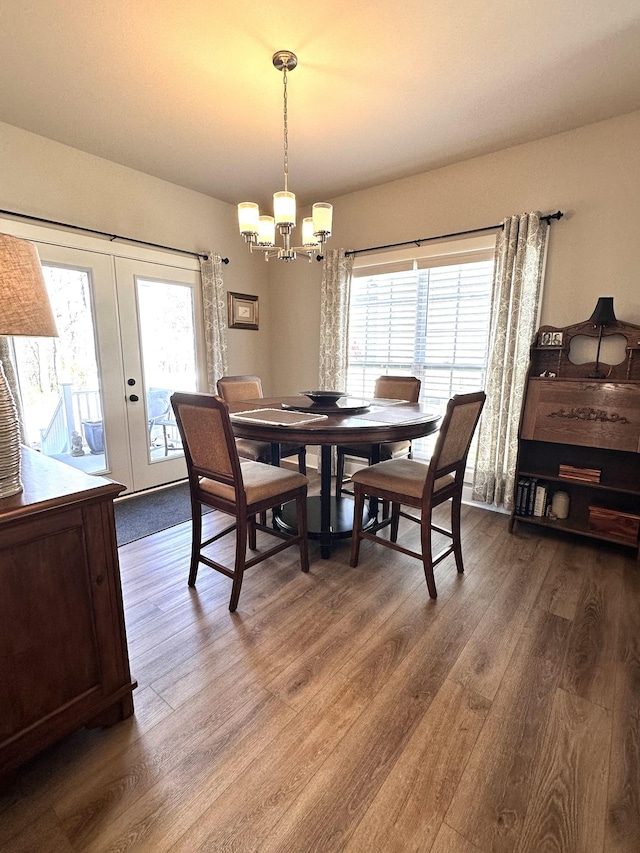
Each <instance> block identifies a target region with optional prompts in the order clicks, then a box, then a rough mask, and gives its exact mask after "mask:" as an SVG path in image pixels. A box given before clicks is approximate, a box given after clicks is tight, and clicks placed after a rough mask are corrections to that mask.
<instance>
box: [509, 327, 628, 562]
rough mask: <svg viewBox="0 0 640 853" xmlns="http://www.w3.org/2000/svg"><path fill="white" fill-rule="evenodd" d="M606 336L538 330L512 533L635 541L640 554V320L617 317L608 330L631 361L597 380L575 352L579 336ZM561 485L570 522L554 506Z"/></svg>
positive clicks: (581, 330)
mask: <svg viewBox="0 0 640 853" xmlns="http://www.w3.org/2000/svg"><path fill="white" fill-rule="evenodd" d="M597 335H598V329H597V328H596V327H594V326H593V324H591V323H590V322H589V321H586V322H584V323H577V324H575V325H573V326H567V327H565V328H557V327H554V326H543V327H542V328H541V329H540V330H539V331H538V333H537V334H536V338H535V340H534V343H533V345H532V347H531V359H530V365H529V374H528V379H527V386H526V390H525V397H524V402H523V408H522V417H521V419H520V430H519V435H518V460H517V466H516V478H515V495H514V504H515V505H514V509H513V513H512V516H511V529H513V526H514V523H516V522H517V523H526V524H538V525H543V526H547V527H552V528H555V529H559V530H567V531H570V532H572V533H577V534H580V535H581V536H585V537H589V538H592V539H600V540H604V541H609V542H617V543H620V544H623V545H628V546H630V547H631V548H634V549H635V550H636V553H637V554H638V555H639V556H640V551H639V548H640V541H639V533H640V326H637V325H633V324H631V323H623V322H621V321H617V320H616V321H615V322H613V323H611V324H609V326H607V327H606V329H605V330H604V335H605V336H608V335H619V336H621V338H622V339H624V341H625V342H626V344H625V345H623V347H622V348H623V355H624V358H623V360H622V361H620V362H619V363H618V364H616V365H608V364H604V365H602V368H603V370H602V371H598V372H602V373H603V374H604V375H602V376H599V377H595V378H594V377H593V376H590V374H593V373H594V372H595V370H594V368H595V365H594V364H593V363H583V364H576V363H573V362H572V361H571V360H570V358H569V355H570V350H571V347H572V343H575V340H574V339H575V338H576V337H578V336H583V337H584V336H586V337H596V336H597ZM527 490H528V491H529V500H528V502H527V497H526V492H527ZM559 491H561V492H564V493H565V495H563V496H562V501H563V502H564V503H565V504H566V503H567V502H568V506H569V512H568V515H567V517H566V518H563V517H556V516H555V515H554V511H553V506H551V507H550V504H551V502H552V500H553V495H554V493H556V492H559ZM545 494H546V499H545ZM523 495H524V497H523ZM536 497H537V498H538V499H539V502H538V506H537V507H536V500H535V499H536Z"/></svg>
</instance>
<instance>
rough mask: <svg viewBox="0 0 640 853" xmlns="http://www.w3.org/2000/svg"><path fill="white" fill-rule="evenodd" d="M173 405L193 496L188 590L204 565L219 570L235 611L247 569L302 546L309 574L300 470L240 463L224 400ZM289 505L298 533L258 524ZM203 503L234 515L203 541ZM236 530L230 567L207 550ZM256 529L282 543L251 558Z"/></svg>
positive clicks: (205, 398) (176, 398)
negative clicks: (293, 505) (228, 580)
mask: <svg viewBox="0 0 640 853" xmlns="http://www.w3.org/2000/svg"><path fill="white" fill-rule="evenodd" d="M171 405H172V406H173V411H174V413H175V416H176V422H177V424H178V429H179V431H180V437H181V438H182V443H183V447H184V454H185V459H186V462H187V473H188V477H189V491H190V495H191V515H192V520H191V523H192V534H191V563H190V568H189V586H192V587H193V586H195V585H196V577H197V574H198V566H199V564H200V563H203V564H204V565H206V566H209V568H211V569H216V570H217V571H219V572H221V573H222V574H223V575H226V576H227V577H230V578H232V580H233V585H232V587H231V600H230V601H229V610H231V611H234V610H235V609H236V607H237V605H238V598H239V597H240V589H241V587H242V579H243V576H244V573H245V571H246V570H247V569H248V568H250V567H251V566H255V565H256V564H257V563H261V562H262V561H263V560H266V559H267V558H268V557H272V556H273V555H274V554H277V553H278V552H279V551H282V550H284V549H285V548H288V547H290V546H292V545H298V546H299V549H300V565H301V568H302V571H303V572H308V571H309V552H308V545H307V484H308V480H307V478H306V477H305V476H304V475H302V474H300V473H298V472H297V471H291V470H289V469H287V468H278V467H277V466H274V465H265V464H264V463H262V462H254V461H252V460H244V461H242V462H240V457H239V456H238V451H237V448H236V441H235V437H234V435H233V430H232V428H231V420H230V418H229V407H228V405H227V404H226V403H225V402H224V400H222V399H220V397H216V396H214V395H213V394H187V393H182V392H176V393H174V394H173V395H172V397H171ZM287 501H295V502H296V520H297V532H296V533H295V534H289V533H285V532H283V531H280V530H278V529H276V528H275V527H267V526H266V524H262V523H258V521H257V520H256V517H257V515H258V514H261V513H266V511H267V510H268V509H272V508H273V507H274V506H280V505H281V504H283V503H286V502H287ZM202 504H205V505H206V506H210V507H212V508H213V509H217V510H220V512H223V513H226V514H227V515H230V516H233V517H234V518H235V521H234V523H233V524H232V525H230V526H229V527H226V528H225V529H224V530H221V531H220V532H219V533H216V534H215V536H212V537H211V538H209V539H206V540H205V541H203V539H202ZM233 530H235V532H236V547H235V562H234V567H233V569H231V568H228V567H227V566H225V565H223V564H222V563H219V562H217V561H216V560H214V559H213V558H212V557H210V556H207V555H205V554H204V553H203V552H204V550H205V548H208V546H209V545H211V544H212V543H213V542H215V541H217V540H218V539H221V538H222V537H223V536H225V535H226V534H228V533H231V532H232V531H233ZM257 530H262V531H264V532H265V533H269V534H270V535H271V536H275V537H277V538H279V539H281V540H284V541H281V542H280V543H279V544H277V545H274V546H273V547H271V548H269V549H268V550H266V551H261V552H260V553H259V554H257V555H256V556H254V557H251V558H250V559H247V545H248V547H249V550H251V551H255V550H256V544H257V540H256V531H257Z"/></svg>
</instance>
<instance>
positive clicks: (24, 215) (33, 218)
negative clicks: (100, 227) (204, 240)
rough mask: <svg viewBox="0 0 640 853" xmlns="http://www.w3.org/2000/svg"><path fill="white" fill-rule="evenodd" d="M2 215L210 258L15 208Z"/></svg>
mask: <svg viewBox="0 0 640 853" xmlns="http://www.w3.org/2000/svg"><path fill="white" fill-rule="evenodd" d="M0 215H6V216H18V217H20V218H21V219H30V220H31V221H32V222H41V223H43V224H44V225H57V226H58V227H60V228H71V229H72V230H74V231H84V232H85V233H86V234H97V235H98V236H99V237H108V238H109V240H110V241H111V242H113V241H114V240H126V241H127V242H128V243H137V244H138V245H139V246H150V247H151V248H152V249H165V250H166V251H168V252H178V253H179V254H181V255H192V256H193V257H195V258H202V260H203V261H207V260H209V255H208V254H207V253H206V252H192V251H190V250H189V249H176V248H174V247H173V246H163V245H162V244H160V243H148V242H147V241H146V240H137V239H136V238H135V237H121V236H120V235H118V234H109V233H108V232H107V231H96V230H94V229H93V228H83V227H82V226H81V225H70V224H69V223H68V222H56V221H55V220H54V219H42V218H41V217H39V216H30V215H29V214H28V213H17V212H16V211H15V210H0ZM220 260H221V261H222V263H223V264H228V263H229V258H221V259H220Z"/></svg>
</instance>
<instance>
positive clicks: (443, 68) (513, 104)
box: [0, 0, 640, 204]
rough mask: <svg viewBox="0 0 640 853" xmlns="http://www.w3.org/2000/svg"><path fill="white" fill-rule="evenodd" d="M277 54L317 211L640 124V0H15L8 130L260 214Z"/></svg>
mask: <svg viewBox="0 0 640 853" xmlns="http://www.w3.org/2000/svg"><path fill="white" fill-rule="evenodd" d="M278 49H288V50H292V51H294V52H295V53H296V54H297V56H298V63H299V64H298V67H297V69H296V70H295V71H293V72H292V73H291V74H290V75H289V177H290V187H289V188H290V190H292V191H293V192H296V194H297V196H298V200H299V201H300V202H302V203H305V202H310V201H319V200H322V199H323V198H331V197H334V196H337V195H340V194H342V193H345V192H350V191H352V190H355V189H359V188H363V187H367V186H373V185H376V184H379V183H383V182H385V181H388V180H393V179H395V178H399V177H404V176H408V175H412V174H416V173H418V172H423V171H426V170H428V169H433V168H436V167H439V166H443V165H446V164H448V163H452V162H456V161H459V160H464V159H467V158H469V157H474V156H476V155H479V154H483V153H487V152H490V151H496V150H499V149H501V148H506V147H509V146H511V145H515V144H518V143H521V142H526V141H528V140H532V139H538V138H541V137H544V136H549V135H551V134H554V133H559V132H561V131H564V130H569V129H572V128H575V127H580V126H582V125H584V124H588V123H590V122H594V121H600V120H602V119H606V118H610V117H612V116H615V115H619V114H622V113H626V112H631V111H633V110H637V109H640V2H638V0H609V2H603V0H484V2H480V0H460V2H458V3H453V2H451V0H396V2H391V0H324V2H322V3H320V4H319V5H318V6H316V5H315V4H311V3H301V2H296V0H290V2H289V3H282V2H280V0H271V2H265V0H262V2H258V0H207V2H204V0H100V2H96V1H95V0H5V2H4V3H3V9H2V27H1V30H0V79H1V80H2V87H1V89H0V120H2V121H5V122H7V123H8V124H12V125H15V126H17V127H21V128H24V129H26V130H29V131H32V132H34V133H37V134H40V135H41V136H45V137H48V138H50V139H54V140H57V141H59V142H63V143H65V144H67V145H70V146H72V147H74V148H78V149H80V150H82V151H86V152H90V153H92V154H96V155H98V156H100V157H104V158H107V159H108V160H113V161H115V162H117V163H121V164H124V165H126V166H130V167H132V168H134V169H139V170H140V171H143V172H147V173H149V174H151V175H156V176H158V177H160V178H164V179H165V180H168V181H172V182H174V183H177V184H180V185H182V186H185V187H190V188H192V189H195V190H199V191H200V192H203V193H207V194H209V195H212V196H215V197H216V198H219V199H223V200H225V201H228V202H233V203H235V202H238V201H247V200H253V201H259V202H261V203H262V204H264V203H265V201H266V200H268V199H269V198H270V194H271V193H272V192H273V191H275V190H279V189H282V183H283V178H282V171H283V163H282V161H283V151H282V146H283V139H282V137H283V132H282V74H281V73H280V72H278V71H276V70H275V69H274V67H273V65H272V64H271V57H272V54H273V53H274V52H275V51H276V50H278ZM639 144H640V140H639Z"/></svg>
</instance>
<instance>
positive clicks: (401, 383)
mask: <svg viewBox="0 0 640 853" xmlns="http://www.w3.org/2000/svg"><path fill="white" fill-rule="evenodd" d="M421 385H422V383H421V381H420V380H419V379H418V378H417V377H415V376H379V377H378V378H377V379H376V384H375V389H374V392H373V393H374V396H375V397H379V398H381V399H387V400H408V401H409V402H410V403H417V402H418V397H419V396H420V386H421Z"/></svg>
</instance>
